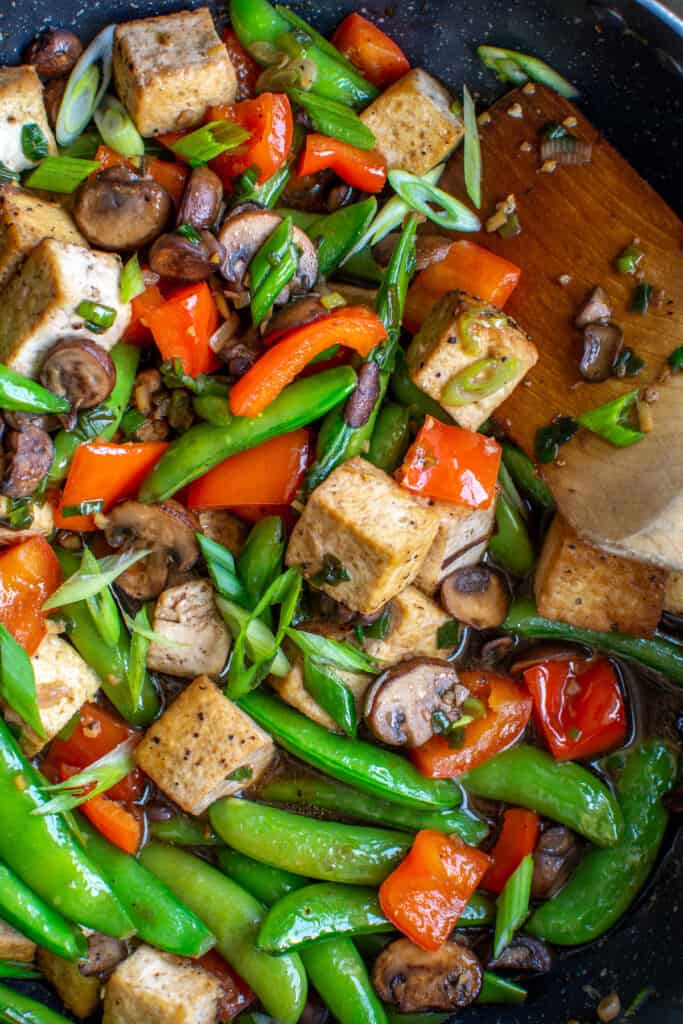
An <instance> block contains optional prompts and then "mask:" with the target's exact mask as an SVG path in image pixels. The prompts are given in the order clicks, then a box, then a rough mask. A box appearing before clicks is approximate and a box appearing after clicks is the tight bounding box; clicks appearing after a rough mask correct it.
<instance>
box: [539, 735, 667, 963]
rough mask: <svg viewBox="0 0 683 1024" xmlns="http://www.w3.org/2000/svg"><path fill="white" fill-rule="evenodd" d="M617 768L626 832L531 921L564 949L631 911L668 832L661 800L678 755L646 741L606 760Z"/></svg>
mask: <svg viewBox="0 0 683 1024" xmlns="http://www.w3.org/2000/svg"><path fill="white" fill-rule="evenodd" d="M606 767H607V768H608V769H612V770H614V769H616V773H617V774H616V792H617V798H618V800H619V803H620V806H621V809H622V811H623V815H624V830H623V833H622V836H621V839H620V841H619V842H618V843H617V844H616V846H612V847H611V848H610V849H607V850H597V849H590V850H588V852H587V853H585V854H584V856H583V860H582V861H581V863H580V864H579V866H578V868H577V869H576V871H575V872H574V874H573V875H572V877H571V878H570V879H569V881H568V882H567V884H566V885H565V886H564V887H563V888H562V889H561V891H560V892H559V893H558V894H557V895H556V896H553V898H552V899H551V900H548V901H547V902H546V903H543V904H542V905H541V906H540V907H539V908H538V910H536V912H535V913H534V914H533V916H532V917H531V920H530V921H529V922H528V925H527V931H528V932H530V934H532V935H535V936H538V937H539V938H542V939H546V940H547V941H548V942H553V943H555V944H557V945H559V946H565V945H571V946H574V945H579V944H580V943H583V942H592V941H594V940H595V939H597V938H598V937H599V936H600V935H602V934H603V933H604V932H606V931H607V929H608V928H611V926H612V925H613V924H615V923H616V922H617V921H618V920H619V918H621V917H622V915H623V914H625V913H626V911H627V910H628V908H629V907H630V905H631V904H632V903H633V901H634V899H635V898H636V896H637V895H638V893H639V892H640V890H641V889H642V887H643V885H644V884H645V881H646V880H647V877H648V875H649V874H650V871H651V870H652V868H653V866H654V863H655V860H656V859H657V853H658V851H659V848H660V846H661V844H662V840H663V839H664V834H665V832H666V827H667V822H668V814H667V812H666V810H665V808H664V805H663V804H662V799H661V798H662V797H663V796H664V794H665V793H667V792H668V790H669V789H671V787H672V785H673V784H674V782H675V779H676V757H675V754H674V753H673V751H672V750H671V749H670V747H669V746H668V745H667V744H666V743H665V742H663V741H662V740H646V741H644V742H641V743H638V744H637V745H636V746H634V747H631V748H630V749H629V750H628V751H626V752H622V753H619V754H615V755H613V756H612V757H608V758H607V759H606Z"/></svg>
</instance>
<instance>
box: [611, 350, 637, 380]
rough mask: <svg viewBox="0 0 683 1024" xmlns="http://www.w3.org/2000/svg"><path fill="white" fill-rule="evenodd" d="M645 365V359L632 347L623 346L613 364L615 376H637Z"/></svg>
mask: <svg viewBox="0 0 683 1024" xmlns="http://www.w3.org/2000/svg"><path fill="white" fill-rule="evenodd" d="M644 366H645V360H644V359H641V358H640V356H637V355H636V354H635V352H634V351H633V349H632V348H622V350H621V352H620V353H619V355H618V356H617V358H616V359H615V360H614V364H613V365H612V375H613V376H614V377H637V376H638V374H639V373H640V371H641V370H642V369H643V368H644Z"/></svg>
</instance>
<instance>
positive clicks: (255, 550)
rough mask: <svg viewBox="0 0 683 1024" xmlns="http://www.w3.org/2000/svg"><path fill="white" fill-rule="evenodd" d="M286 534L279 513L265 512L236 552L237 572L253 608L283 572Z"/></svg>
mask: <svg viewBox="0 0 683 1024" xmlns="http://www.w3.org/2000/svg"><path fill="white" fill-rule="evenodd" d="M286 542H287V534H286V532H285V527H284V523H283V522H282V519H281V518H280V516H266V518H265V519H262V520H261V521H260V522H259V523H256V524H255V525H254V526H253V527H252V528H251V530H250V532H249V536H248V537H247V540H246V543H245V545H244V547H243V548H242V550H241V551H240V553H239V555H238V556H237V563H236V564H237V572H238V575H239V577H240V579H241V580H242V582H243V583H244V587H245V589H246V592H247V595H248V597H249V601H250V605H249V607H251V608H254V607H255V605H256V604H257V603H258V601H259V600H260V599H261V596H262V595H263V594H264V593H265V591H266V590H267V589H268V587H269V586H270V584H271V583H272V582H273V580H274V579H275V577H276V576H279V575H280V573H281V572H282V559H283V557H284V553H285V544H286Z"/></svg>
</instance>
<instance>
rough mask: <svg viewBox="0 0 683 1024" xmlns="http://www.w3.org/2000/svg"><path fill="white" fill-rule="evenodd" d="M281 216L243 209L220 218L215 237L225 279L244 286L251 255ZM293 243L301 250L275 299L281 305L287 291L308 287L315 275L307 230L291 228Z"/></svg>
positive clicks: (315, 261) (315, 264)
mask: <svg viewBox="0 0 683 1024" xmlns="http://www.w3.org/2000/svg"><path fill="white" fill-rule="evenodd" d="M281 220H282V218H281V217H279V216H278V215H277V214H276V213H269V212H268V211H267V210H246V211H244V212H243V213H239V214H238V215H237V216H234V215H232V216H230V217H229V218H228V220H226V221H224V223H223V226H222V228H221V230H220V231H219V233H218V241H219V242H220V243H221V245H222V246H223V247H224V249H225V255H224V258H223V262H222V264H221V272H222V274H223V277H224V278H225V280H226V281H228V282H230V284H232V285H233V286H234V287H236V288H242V287H244V286H245V283H246V277H247V271H248V269H249V264H250V263H251V261H252V259H253V258H254V256H255V255H256V253H257V252H258V250H259V249H260V248H261V246H262V245H263V243H264V242H265V241H266V240H267V239H268V238H269V237H270V236H271V235H272V233H273V231H275V229H276V227H277V226H278V224H280V222H281ZM294 245H295V246H296V247H297V248H298V249H300V250H301V257H300V259H299V266H298V268H297V272H296V274H295V276H294V277H293V279H292V280H291V281H290V283H289V284H288V285H287V287H286V288H283V290H282V291H281V292H280V295H279V296H278V298H277V299H276V303H277V304H278V305H284V304H285V303H286V302H287V301H288V300H289V297H290V295H292V294H299V293H305V292H308V291H310V290H311V288H312V287H313V285H314V284H315V282H316V279H317V277H318V254H317V252H316V250H315V246H314V245H313V243H312V242H311V240H310V238H309V237H308V235H307V234H305V233H304V232H303V231H302V230H301V229H300V228H297V227H295V228H294Z"/></svg>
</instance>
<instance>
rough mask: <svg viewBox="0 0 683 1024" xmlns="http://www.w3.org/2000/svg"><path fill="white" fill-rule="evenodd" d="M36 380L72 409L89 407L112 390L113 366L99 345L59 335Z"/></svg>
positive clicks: (102, 399)
mask: <svg viewBox="0 0 683 1024" xmlns="http://www.w3.org/2000/svg"><path fill="white" fill-rule="evenodd" d="M40 381H41V384H44V385H45V387H46V388H48V389H49V390H50V391H52V392H53V393H54V394H55V395H59V396H60V397H62V398H67V399H68V400H69V401H70V402H71V404H72V405H73V407H74V409H92V408H93V407H94V406H96V405H99V404H100V402H103V401H104V400H105V399H106V398H109V395H110V394H111V393H112V390H113V388H114V385H115V384H116V367H115V366H114V363H113V362H112V360H111V357H110V356H109V353H108V352H106V351H105V350H104V349H103V348H102V346H101V345H98V344H97V343H96V342H94V341H88V340H84V339H83V338H62V340H61V341H58V342H57V344H56V345H53V347H52V348H51V349H50V351H49V352H48V354H47V356H46V357H45V362H44V363H43V366H42V369H41V371H40Z"/></svg>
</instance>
